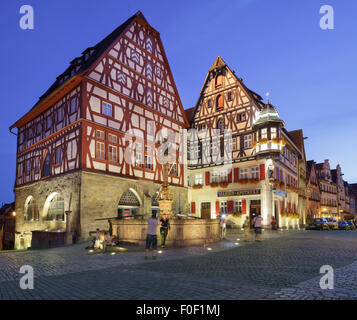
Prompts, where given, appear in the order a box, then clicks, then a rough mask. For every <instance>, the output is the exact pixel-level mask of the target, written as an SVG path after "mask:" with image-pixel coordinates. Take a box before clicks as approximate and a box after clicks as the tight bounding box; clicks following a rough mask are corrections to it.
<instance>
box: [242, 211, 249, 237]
mask: <svg viewBox="0 0 357 320" xmlns="http://www.w3.org/2000/svg"><path fill="white" fill-rule="evenodd" d="M243 229H244V241H245V242H248V241H249V233H250V222H249V217H248V216H246V217H245V220H244V222H243Z"/></svg>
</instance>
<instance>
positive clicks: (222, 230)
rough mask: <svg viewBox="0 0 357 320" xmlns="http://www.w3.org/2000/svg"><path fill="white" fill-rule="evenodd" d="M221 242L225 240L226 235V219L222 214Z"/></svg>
mask: <svg viewBox="0 0 357 320" xmlns="http://www.w3.org/2000/svg"><path fill="white" fill-rule="evenodd" d="M220 224H221V240H222V239H225V238H226V233H227V217H226V215H225V214H222V216H221V221H220Z"/></svg>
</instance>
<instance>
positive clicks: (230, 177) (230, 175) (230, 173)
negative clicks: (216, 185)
mask: <svg viewBox="0 0 357 320" xmlns="http://www.w3.org/2000/svg"><path fill="white" fill-rule="evenodd" d="M228 183H232V170H229V172H228Z"/></svg>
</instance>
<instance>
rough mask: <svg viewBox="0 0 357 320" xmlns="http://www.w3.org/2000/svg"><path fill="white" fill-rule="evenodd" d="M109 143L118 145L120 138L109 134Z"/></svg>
mask: <svg viewBox="0 0 357 320" xmlns="http://www.w3.org/2000/svg"><path fill="white" fill-rule="evenodd" d="M108 141H109V142H110V143H118V137H117V136H116V135H114V134H111V133H109V134H108Z"/></svg>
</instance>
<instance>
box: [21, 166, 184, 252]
mask: <svg viewBox="0 0 357 320" xmlns="http://www.w3.org/2000/svg"><path fill="white" fill-rule="evenodd" d="M160 186H161V185H160V184H157V183H154V182H151V181H144V180H133V179H125V178H121V177H117V176H113V175H107V174H100V173H93V172H88V171H78V172H76V173H68V174H65V175H62V176H58V177H54V178H50V179H46V180H42V181H39V182H36V183H34V184H31V185H28V186H23V187H20V188H16V189H15V210H16V213H17V216H16V231H17V234H16V240H15V242H16V244H15V246H16V248H17V249H26V248H28V247H30V246H31V238H32V231H34V230H42V231H44V230H48V231H53V230H56V231H57V230H59V229H61V230H65V227H66V223H65V221H48V220H46V219H45V215H46V212H45V211H46V208H45V203H46V199H47V198H48V197H49V196H50V195H51V194H53V193H54V192H57V193H59V194H61V195H62V197H63V198H64V208H65V210H68V206H69V199H70V195H71V193H72V201H71V211H72V213H71V217H70V219H71V220H70V225H71V231H72V233H75V234H76V235H78V237H80V239H81V240H88V239H89V238H90V235H89V233H90V232H91V231H95V230H96V228H100V229H102V230H109V223H108V220H107V218H112V217H117V215H118V203H119V200H120V197H121V196H122V194H123V193H124V192H125V191H127V190H128V189H131V190H132V191H133V192H134V193H135V194H136V195H137V198H138V200H139V202H140V208H139V214H141V215H143V217H149V216H151V197H152V196H153V195H154V194H155V192H156V191H158V190H159V189H160ZM170 192H173V194H174V199H175V201H174V203H173V211H174V212H184V211H185V208H186V207H187V189H186V188H183V187H170ZM29 196H33V198H34V199H35V201H36V203H37V206H38V209H39V214H40V219H39V220H38V221H35V220H32V221H28V220H25V219H24V211H25V203H26V199H27V198H28V197H29Z"/></svg>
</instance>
